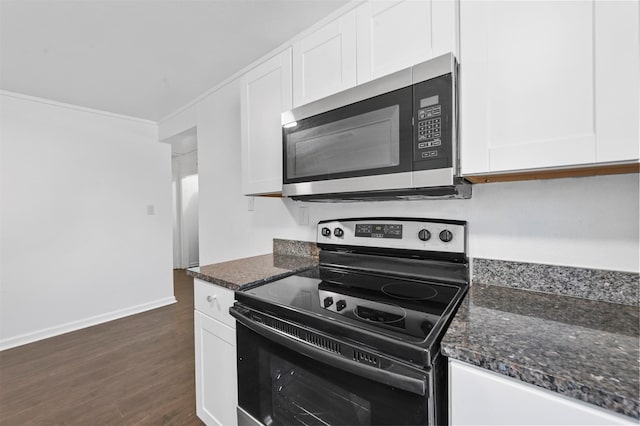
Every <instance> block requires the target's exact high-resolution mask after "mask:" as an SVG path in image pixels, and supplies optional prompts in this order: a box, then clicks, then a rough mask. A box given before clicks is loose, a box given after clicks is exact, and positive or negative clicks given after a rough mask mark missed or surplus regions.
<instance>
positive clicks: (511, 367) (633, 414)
mask: <svg viewBox="0 0 640 426" xmlns="http://www.w3.org/2000/svg"><path fill="white" fill-rule="evenodd" d="M450 346H453V345H450V344H447V343H443V344H442V348H441V352H442V354H443V355H445V356H447V357H449V358H451V359H455V360H457V361H461V362H465V363H467V364H471V365H473V366H475V367H479V368H482V369H485V370H487V371H491V372H493V373H497V374H500V375H503V376H506V377H510V378H512V379H516V380H518V381H521V382H523V383H528V384H531V385H534V386H537V387H540V388H543V389H546V390H548V391H551V392H555V393H558V394H560V395H564V396H567V397H569V398H573V399H577V400H580V401H583V402H586V403H588V404H591V405H594V406H596V407H600V408H603V409H605V410H608V411H611V412H614V413H617V414H621V415H624V416H627V417H630V418H633V419H636V420H637V419H640V401H639V400H634V399H631V398H627V397H624V396H622V395H619V394H617V393H614V392H609V391H607V390H605V389H601V388H598V389H596V388H593V387H590V386H588V385H585V384H582V383H580V382H578V381H575V380H573V379H571V378H570V377H562V376H560V375H552V374H549V373H547V372H544V371H540V370H536V369H534V368H530V367H526V366H524V365H521V364H517V363H514V362H512V361H507V360H504V359H496V358H493V357H489V356H486V355H484V354H482V353H478V352H475V351H471V350H468V349H461V348H458V347H450ZM603 397H605V398H607V399H610V400H614V401H620V403H619V404H617V405H616V406H613V407H612V406H607V405H606V404H604V403H601V402H600V401H601V400H602V399H603ZM621 407H624V408H627V409H622V408H621Z"/></svg>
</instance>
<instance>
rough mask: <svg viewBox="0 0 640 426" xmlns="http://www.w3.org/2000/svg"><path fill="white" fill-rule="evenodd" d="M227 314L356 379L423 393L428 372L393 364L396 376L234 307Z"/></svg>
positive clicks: (424, 393)
mask: <svg viewBox="0 0 640 426" xmlns="http://www.w3.org/2000/svg"><path fill="white" fill-rule="evenodd" d="M229 313H231V315H233V316H234V317H235V318H236V320H237V321H238V322H239V323H241V324H242V325H244V326H245V327H247V328H248V329H250V330H252V331H254V332H256V333H257V334H259V335H261V336H263V337H265V338H266V339H269V340H271V341H272V342H275V343H278V344H280V345H282V346H284V347H286V348H288V349H291V350H294V351H295V352H298V353H300V354H302V355H306V356H308V357H310V358H313V359H315V360H316V361H319V362H322V363H324V364H329V365H331V366H332V367H336V368H339V369H341V370H344V371H346V372H348V373H352V374H354V375H356V376H360V377H364V378H367V379H370V380H373V381H375V382H378V383H382V384H384V385H387V386H391V387H395V388H398V389H402V390H405V391H408V392H411V393H414V394H417V395H421V396H424V395H426V394H427V374H428V373H426V372H424V371H422V370H419V369H417V368H413V367H410V366H405V365H402V364H400V363H398V364H397V365H396V367H398V368H397V370H401V371H402V373H399V372H397V371H389V370H383V369H380V368H377V367H373V366H370V365H366V364H361V363H359V362H357V361H353V360H350V359H348V358H344V357H342V356H339V355H335V354H333V353H331V352H328V351H326V350H323V349H320V348H317V347H315V346H312V345H310V344H308V343H306V342H304V341H302V340H299V339H296V338H293V337H289V336H287V335H285V334H283V333H280V332H278V331H276V330H273V329H271V328H270V327H268V326H266V325H264V324H262V323H260V322H257V321H254V320H252V319H251V318H247V317H246V316H245V315H243V314H242V312H240V311H238V309H237V308H235V307H231V308H230V309H229Z"/></svg>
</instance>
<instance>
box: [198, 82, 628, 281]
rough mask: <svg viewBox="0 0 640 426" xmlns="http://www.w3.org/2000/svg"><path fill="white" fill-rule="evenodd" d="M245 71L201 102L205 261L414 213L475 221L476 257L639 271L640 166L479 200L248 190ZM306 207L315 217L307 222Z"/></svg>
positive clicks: (508, 188) (490, 189)
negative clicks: (287, 196)
mask: <svg viewBox="0 0 640 426" xmlns="http://www.w3.org/2000/svg"><path fill="white" fill-rule="evenodd" d="M239 90H240V88H239V83H238V81H237V80H235V81H233V82H232V83H230V84H228V85H227V86H225V87H223V88H222V89H220V90H219V91H218V92H215V93H213V94H211V95H209V96H208V97H207V98H205V99H204V100H203V101H202V102H201V103H200V105H199V107H198V164H199V174H200V263H201V264H202V265H205V264H208V263H213V262H220V261H224V260H229V259H234V258H239V257H245V256H253V255H257V254H263V253H268V252H270V251H271V248H272V238H274V237H277V238H290V239H299V240H307V241H315V237H316V236H315V232H316V231H315V224H316V223H317V222H318V221H319V220H322V219H334V218H342V217H361V216H374V215H379V216H400V217H403V216H406V217H426V218H448V219H461V220H467V221H469V241H470V247H469V249H470V254H471V256H473V257H487V258H493V259H503V260H516V261H523V262H534V263H548V264H558V265H568V266H579V267H591V268H600V269H610V270H621V271H631V272H638V271H639V270H640V266H639V260H638V259H639V256H640V253H639V235H638V234H639V226H638V218H639V215H640V212H639V207H638V201H639V198H638V193H639V189H640V185H639V177H638V174H629V175H615V176H597V177H587V178H570V179H554V180H541V181H527V182H511V183H500V184H482V185H475V186H474V187H473V197H472V198H471V199H470V200H441V201H393V202H377V203H340V204H325V203H301V202H294V201H291V200H283V199H278V198H264V197H256V198H255V205H254V208H253V211H248V200H249V198H248V197H244V196H242V195H241V172H240V105H239ZM300 207H307V208H308V209H309V223H310V224H309V225H305V226H303V225H298V224H297V221H298V211H299V208H300Z"/></svg>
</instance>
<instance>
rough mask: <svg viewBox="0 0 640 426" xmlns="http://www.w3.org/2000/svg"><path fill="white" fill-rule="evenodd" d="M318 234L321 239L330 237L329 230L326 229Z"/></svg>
mask: <svg viewBox="0 0 640 426" xmlns="http://www.w3.org/2000/svg"><path fill="white" fill-rule="evenodd" d="M320 233H321V234H322V236H323V237H330V236H331V229H329V228H326V227H325V228H322V230H321V231H320Z"/></svg>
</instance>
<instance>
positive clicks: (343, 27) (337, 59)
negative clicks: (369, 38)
mask: <svg viewBox="0 0 640 426" xmlns="http://www.w3.org/2000/svg"><path fill="white" fill-rule="evenodd" d="M355 85H356V12H355V10H352V11H351V12H348V13H347V14H345V15H343V16H342V17H340V18H338V19H336V20H335V21H333V22H330V23H329V24H327V25H325V26H324V27H322V28H321V29H319V30H317V31H315V32H314V33H313V34H310V35H309V36H307V37H305V38H304V39H302V40H300V41H298V42H297V43H296V44H294V45H293V105H294V106H295V107H297V106H299V105H302V104H305V103H308V102H311V101H314V100H316V99H319V98H322V97H324V96H327V95H330V94H332V93H336V92H339V91H341V90H344V89H347V88H349V87H353V86H355Z"/></svg>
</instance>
